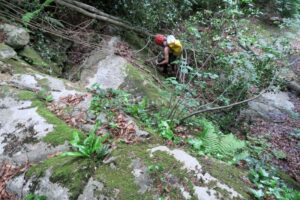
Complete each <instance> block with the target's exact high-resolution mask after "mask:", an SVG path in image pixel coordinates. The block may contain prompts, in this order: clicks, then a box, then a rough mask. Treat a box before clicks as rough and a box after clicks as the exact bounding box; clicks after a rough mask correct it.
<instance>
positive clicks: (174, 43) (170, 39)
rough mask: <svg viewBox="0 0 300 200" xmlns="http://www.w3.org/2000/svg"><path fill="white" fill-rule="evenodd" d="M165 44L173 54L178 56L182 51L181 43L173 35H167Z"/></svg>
mask: <svg viewBox="0 0 300 200" xmlns="http://www.w3.org/2000/svg"><path fill="white" fill-rule="evenodd" d="M167 45H168V47H169V48H170V49H171V52H172V53H173V54H174V55H175V56H180V55H181V53H182V44H181V42H180V41H179V40H177V39H176V38H175V37H174V35H168V36H167Z"/></svg>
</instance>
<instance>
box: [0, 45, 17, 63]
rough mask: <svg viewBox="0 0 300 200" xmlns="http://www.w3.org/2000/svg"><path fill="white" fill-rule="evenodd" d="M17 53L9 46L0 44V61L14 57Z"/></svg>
mask: <svg viewBox="0 0 300 200" xmlns="http://www.w3.org/2000/svg"><path fill="white" fill-rule="evenodd" d="M16 55H17V53H16V52H15V50H14V49H13V48H11V47H10V46H7V45H5V44H4V43H0V60H8V59H10V58H13V57H14V56H16Z"/></svg>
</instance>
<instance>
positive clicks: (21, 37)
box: [0, 24, 30, 49]
mask: <svg viewBox="0 0 300 200" xmlns="http://www.w3.org/2000/svg"><path fill="white" fill-rule="evenodd" d="M0 31H3V32H4V34H5V35H6V39H5V43H6V44H7V45H9V46H11V47H13V48H14V49H21V48H23V47H24V46H26V45H27V44H28V43H29V39H30V36H29V33H28V32H27V31H26V30H25V29H24V28H20V27H17V26H14V25H10V24H1V25H0Z"/></svg>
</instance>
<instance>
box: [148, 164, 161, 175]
mask: <svg viewBox="0 0 300 200" xmlns="http://www.w3.org/2000/svg"><path fill="white" fill-rule="evenodd" d="M147 170H148V172H149V173H151V174H152V173H157V172H162V171H163V170H164V167H163V166H162V165H160V164H154V165H150V166H148V168H147Z"/></svg>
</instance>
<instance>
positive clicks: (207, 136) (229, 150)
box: [188, 119, 248, 162]
mask: <svg viewBox="0 0 300 200" xmlns="http://www.w3.org/2000/svg"><path fill="white" fill-rule="evenodd" d="M199 122H200V124H201V126H202V128H203V130H202V132H201V133H200V134H199V135H198V137H197V138H194V139H189V140H188V143H189V144H190V145H192V147H193V148H194V149H195V150H196V151H197V152H198V153H199V154H201V155H206V154H208V155H212V156H214V157H216V158H218V159H222V160H227V161H231V162H236V161H238V160H240V159H243V158H245V157H246V156H247V155H248V154H247V153H246V152H245V151H243V150H244V148H245V147H246V144H245V142H244V141H241V140H239V139H237V138H236V137H235V136H234V135H233V134H227V135H224V134H222V133H221V132H220V131H218V130H217V128H216V127H215V126H214V125H213V123H211V122H209V121H207V120H206V119H201V120H199Z"/></svg>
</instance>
